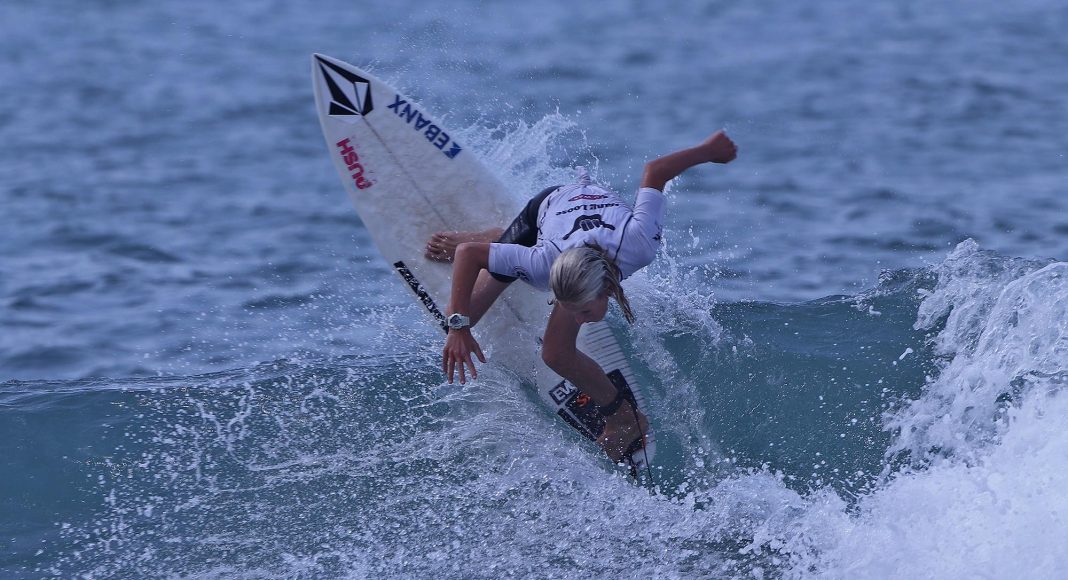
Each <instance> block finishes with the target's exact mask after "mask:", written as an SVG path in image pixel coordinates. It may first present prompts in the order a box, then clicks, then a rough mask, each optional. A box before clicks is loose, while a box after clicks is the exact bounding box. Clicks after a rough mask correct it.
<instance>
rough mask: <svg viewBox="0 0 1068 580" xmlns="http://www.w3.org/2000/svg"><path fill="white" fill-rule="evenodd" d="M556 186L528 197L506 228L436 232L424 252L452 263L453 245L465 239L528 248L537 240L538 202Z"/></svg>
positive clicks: (431, 257)
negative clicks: (521, 209)
mask: <svg viewBox="0 0 1068 580" xmlns="http://www.w3.org/2000/svg"><path fill="white" fill-rule="evenodd" d="M559 188H560V186H559V185H554V186H552V187H547V188H545V189H543V190H541V191H540V192H538V194H537V195H535V196H534V197H532V198H530V201H528V202H527V205H526V206H525V207H524V208H523V211H521V212H519V215H517V216H516V218H515V219H514V220H512V223H511V224H510V225H509V226H508V227H507V228H504V229H501V228H490V229H488V230H483V231H481V232H438V233H436V234H434V235H433V236H431V237H430V241H428V242H427V244H426V253H425V254H424V255H425V256H426V257H427V259H430V260H434V261H435V262H451V261H452V259H453V257H454V256H455V255H456V246H458V245H460V244H462V243H464V242H485V243H490V242H496V243H498V244H519V245H521V246H527V247H528V248H529V247H531V246H533V245H534V244H536V243H537V242H538V210H539V208H541V202H543V201H545V198H546V197H548V196H549V194H550V193H552V192H554V191H556V190H557V189H559ZM506 278H507V277H500V276H498V277H497V279H498V280H501V281H502V282H506V281H508V280H507V279H506ZM510 279H511V280H515V278H510Z"/></svg>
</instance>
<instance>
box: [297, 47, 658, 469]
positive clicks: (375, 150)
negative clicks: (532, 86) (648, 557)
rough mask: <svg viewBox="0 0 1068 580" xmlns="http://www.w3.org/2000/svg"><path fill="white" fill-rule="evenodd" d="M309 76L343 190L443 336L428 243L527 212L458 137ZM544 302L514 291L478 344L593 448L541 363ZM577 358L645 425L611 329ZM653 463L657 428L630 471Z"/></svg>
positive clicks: (589, 340) (354, 88) (358, 88)
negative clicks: (619, 391) (624, 391)
mask: <svg viewBox="0 0 1068 580" xmlns="http://www.w3.org/2000/svg"><path fill="white" fill-rule="evenodd" d="M312 69H313V72H312V77H313V84H314V87H315V101H316V110H317V111H318V114H319V121H320V123H321V125H322V129H323V135H324V136H325V138H326V144H327V148H328V149H329V150H330V157H331V159H333V161H334V166H335V167H336V168H337V170H338V173H339V174H340V176H341V180H342V182H343V183H344V186H345V189H346V191H348V193H349V197H350V198H351V199H352V202H353V204H354V205H355V206H356V211H357V213H359V215H360V218H361V219H362V220H363V223H364V225H365V226H366V227H367V230H368V232H369V233H370V235H371V239H373V240H374V242H375V245H376V246H377V247H378V250H379V252H380V253H381V254H382V256H383V257H384V258H385V259H386V261H387V262H388V263H389V264H390V265H392V266H393V267H394V269H395V270H396V271H397V273H398V274H399V275H400V276H401V278H402V279H403V280H404V282H405V284H406V285H407V286H408V287H409V288H410V289H411V290H412V291H413V293H414V294H415V296H416V297H417V299H419V300H420V301H421V302H422V304H423V306H424V308H425V309H426V311H427V312H428V314H429V315H430V317H431V320H432V321H433V323H434V324H435V325H438V326H439V327H441V325H442V322H443V318H442V315H443V314H444V311H445V308H446V307H447V305H448V300H449V292H450V288H451V271H452V267H451V264H443V263H439V262H433V261H431V260H428V259H426V258H425V257H423V251H424V248H425V246H426V242H427V240H428V239H429V238H430V236H431V235H433V234H434V233H436V232H440V231H480V230H485V229H488V228H490V227H502V228H503V227H505V226H507V225H508V224H509V223H511V221H512V219H513V218H514V217H515V215H516V214H517V213H518V212H519V210H520V209H521V204H520V203H518V202H516V201H515V200H514V197H513V196H511V195H509V194H508V192H507V191H506V189H505V187H504V185H503V184H502V183H501V182H500V181H499V180H498V179H497V178H496V177H494V175H493V174H492V173H490V171H489V170H488V169H487V168H486V167H485V166H484V165H483V164H482V163H481V162H480V161H479V160H478V158H477V157H476V156H475V155H474V153H473V152H472V151H469V150H467V149H465V147H464V145H463V143H461V142H460V141H458V140H457V138H456V135H455V134H453V133H450V132H449V131H448V129H447V128H445V127H444V126H443V125H442V124H440V123H439V122H438V121H437V120H436V119H435V118H434V117H433V116H431V114H430V113H429V112H427V110H426V109H425V108H424V107H422V106H421V105H419V104H417V103H415V102H414V101H412V100H411V99H409V98H408V97H406V96H404V95H402V94H400V93H398V92H397V90H396V89H394V88H393V87H392V86H390V85H388V84H387V83H385V82H383V81H381V80H380V79H377V78H375V77H374V76H373V75H371V74H369V73H367V72H366V71H363V70H361V69H360V68H357V67H355V66H352V65H350V64H347V63H344V62H342V61H339V60H336V59H333V58H330V57H327V56H323V55H319V54H316V55H313V56H312ZM534 193H535V192H531V195H533V194H534ZM548 298H549V296H548V295H547V294H545V293H541V292H538V291H536V290H534V289H533V288H531V287H529V286H528V285H526V284H525V283H522V282H516V283H513V284H512V287H511V288H509V289H508V290H506V291H505V292H504V294H503V295H502V296H501V297H500V298H499V299H498V300H497V302H496V303H495V304H494V306H493V307H492V308H491V309H490V312H489V313H487V315H486V316H485V317H484V318H483V320H482V321H480V322H479V324H478V326H477V327H475V329H474V333H475V336H476V338H477V339H478V340H479V342H480V343H481V344H483V345H484V350H489V349H486V348H485V347H486V345H492V351H491V352H492V354H491V356H492V360H491V361H490V362H491V363H492V364H500V365H503V366H505V367H507V368H509V369H511V370H512V371H513V372H515V373H517V374H519V375H520V376H523V377H530V378H532V379H533V380H534V382H535V384H536V385H537V388H538V394H539V396H540V398H541V399H542V400H543V401H544V402H545V403H546V404H547V405H548V406H550V408H551V409H552V411H553V412H554V413H556V414H557V415H558V416H560V417H561V418H562V419H564V420H565V421H567V422H568V424H570V425H571V426H572V427H573V428H575V429H576V430H578V431H579V432H582V433H583V434H584V435H587V436H589V433H588V432H587V431H586V430H585V429H584V428H583V427H582V426H581V422H580V421H579V418H578V417H577V415H576V413H575V410H576V407H575V400H574V399H575V396H574V395H575V389H574V388H573V387H572V386H571V385H570V384H569V383H567V382H566V381H563V379H561V378H560V377H559V376H558V375H556V374H555V373H553V372H552V371H551V370H549V368H548V367H546V366H545V364H544V363H543V362H542V361H541V356H540V350H541V349H540V346H539V344H538V338H539V337H540V335H541V333H542V332H543V331H544V328H545V324H546V322H547V321H548V317H549V311H550V308H551V307H550V306H549V305H548V303H547V299H548ZM443 336H444V329H443ZM578 347H579V349H580V350H582V351H583V352H585V353H586V354H588V355H589V356H590V357H591V358H593V359H594V360H595V361H597V363H598V364H600V365H601V367H602V368H603V369H604V370H605V372H606V373H607V374H608V375H609V377H610V378H611V379H613V380H614V381H616V382H617V384H621V383H620V381H621V380H622V381H625V384H626V385H628V386H629V387H630V389H631V391H632V392H633V393H634V397H635V399H636V400H637V403H638V408H639V409H641V411H642V412H643V413H644V414H645V415H646V416H647V417H648V416H649V412H648V410H647V405H646V403H645V400H644V397H643V393H642V392H641V389H640V388H639V385H638V383H637V381H636V378H635V376H634V374H633V372H632V371H631V369H630V365H629V364H628V363H627V360H626V357H625V356H623V353H622V350H621V348H620V346H619V342H618V339H617V338H616V337H615V335H614V334H613V333H612V331H611V329H610V328H609V326H608V323H607V322H604V321H601V322H596V323H587V324H585V325H583V327H582V330H581V331H580V333H579V338H578ZM650 420H651V419H650ZM654 452H655V435H654V434H653V432H652V429H651V428H650V430H649V432H648V433H647V435H646V449H645V451H644V452H642V451H639V452H638V453H636V454H634V456H633V457H632V460H633V461H634V463H635V464H636V465H639V466H644V465H645V464H646V459H647V458H648V460H649V461H651V460H652V458H653V455H654Z"/></svg>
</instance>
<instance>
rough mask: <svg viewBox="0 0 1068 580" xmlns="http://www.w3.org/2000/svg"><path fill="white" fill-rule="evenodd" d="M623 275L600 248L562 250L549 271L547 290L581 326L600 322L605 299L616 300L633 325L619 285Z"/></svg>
mask: <svg viewBox="0 0 1068 580" xmlns="http://www.w3.org/2000/svg"><path fill="white" fill-rule="evenodd" d="M621 278H622V275H621V274H620V272H619V268H618V267H616V265H615V263H614V262H612V260H611V259H609V258H608V255H607V254H606V253H605V251H604V250H602V249H601V248H600V247H598V246H595V245H588V246H581V247H577V248H570V249H568V250H564V252H563V253H562V254H560V256H559V257H557V258H556V261H555V262H553V267H552V269H551V270H550V271H549V287H550V288H551V289H552V292H553V296H554V297H555V299H556V301H557V302H559V303H560V306H561V307H563V308H564V309H565V310H567V311H568V312H570V313H571V314H572V315H573V316H574V317H575V320H577V321H578V322H579V323H580V324H581V323H583V322H596V321H598V320H603V319H604V316H605V313H606V312H607V310H608V298H609V297H612V298H615V300H616V302H617V303H618V304H619V307H620V308H621V309H622V310H623V316H624V317H625V318H626V319H627V322H634V312H633V311H631V309H630V302H627V297H626V296H624V295H623V286H622V285H620V281H621V280H620V279H621Z"/></svg>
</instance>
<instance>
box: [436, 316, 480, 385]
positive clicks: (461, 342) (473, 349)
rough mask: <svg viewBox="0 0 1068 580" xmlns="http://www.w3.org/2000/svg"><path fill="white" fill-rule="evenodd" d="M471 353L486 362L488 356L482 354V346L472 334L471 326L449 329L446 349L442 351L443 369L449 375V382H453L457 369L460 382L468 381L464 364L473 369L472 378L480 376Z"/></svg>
mask: <svg viewBox="0 0 1068 580" xmlns="http://www.w3.org/2000/svg"><path fill="white" fill-rule="evenodd" d="M471 353H474V354H475V355H476V356H477V357H478V360H480V361H482V363H483V364H485V362H486V357H485V355H483V354H482V347H480V346H479V345H478V341H477V340H475V337H474V336H472V335H471V329H470V328H461V329H459V330H449V336H448V338H446V339H445V349H444V350H443V351H442V353H441V370H442V371H444V372H445V374H446V375H447V376H448V377H449V384H452V378H453V375H454V373H455V371H456V370H457V369H459V371H460V384H461V385H462V384H464V383H466V382H467V376H466V375H465V374H464V366H466V367H467V368H468V369H470V370H471V378H472V379H477V378H478V371H477V370H476V369H475V362H474V361H473V360H471Z"/></svg>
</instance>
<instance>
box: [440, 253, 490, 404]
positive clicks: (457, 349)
mask: <svg viewBox="0 0 1068 580" xmlns="http://www.w3.org/2000/svg"><path fill="white" fill-rule="evenodd" d="M488 265H489V244H486V243H481V242H467V243H463V244H460V245H459V246H457V247H456V257H455V259H454V260H453V265H452V294H451V295H450V297H449V307H448V309H447V310H446V315H450V314H455V313H459V314H463V315H465V316H471V315H472V312H471V293H472V291H473V290H474V287H475V281H476V280H478V274H479V272H481V271H482V270H483V269H484V268H486V267H487V266H488ZM474 319H475V320H477V317H475V318H474ZM471 353H474V354H475V355H476V356H477V357H478V360H480V361H482V362H483V363H485V362H486V357H485V355H483V354H482V348H481V347H480V346H479V345H478V341H476V340H475V337H474V336H472V335H471V328H470V327H467V328H461V329H458V330H457V329H450V330H449V336H448V337H447V338H446V339H445V348H444V350H443V351H442V353H441V370H442V371H444V373H445V374H446V375H447V376H448V377H449V382H450V383H452V379H453V375H454V374H455V371H456V370H457V369H458V370H459V371H460V384H461V385H462V384H464V383H466V382H467V376H466V374H465V373H464V366H466V367H467V368H468V369H470V371H471V378H472V379H475V378H478V371H477V370H476V369H475V363H474V361H473V360H471Z"/></svg>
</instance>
